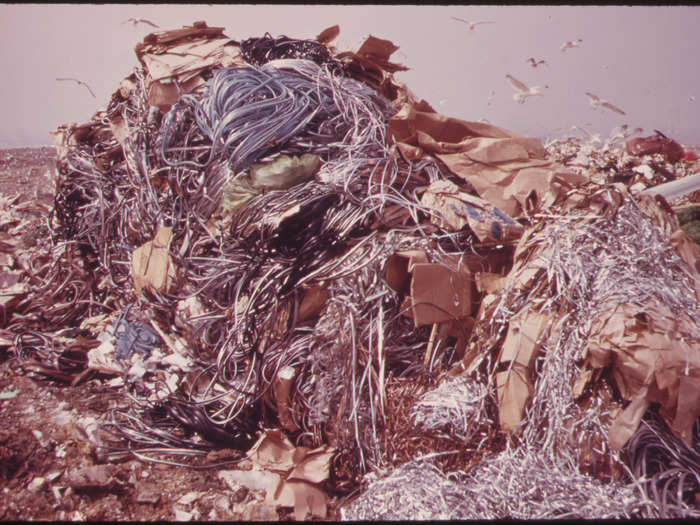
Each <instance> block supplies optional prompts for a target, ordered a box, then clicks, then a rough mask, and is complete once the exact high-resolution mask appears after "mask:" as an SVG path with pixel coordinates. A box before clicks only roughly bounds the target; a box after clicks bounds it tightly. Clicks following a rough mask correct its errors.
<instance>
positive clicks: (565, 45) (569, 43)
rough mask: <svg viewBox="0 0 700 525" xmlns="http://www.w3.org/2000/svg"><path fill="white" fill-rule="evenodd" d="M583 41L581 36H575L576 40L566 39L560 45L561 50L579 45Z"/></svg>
mask: <svg viewBox="0 0 700 525" xmlns="http://www.w3.org/2000/svg"><path fill="white" fill-rule="evenodd" d="M581 42H583V39H582V38H577V39H576V40H568V41H566V42H564V43H563V44H562V45H561V50H562V51H566V50H567V49H569V48H574V47H579V46H580V45H581Z"/></svg>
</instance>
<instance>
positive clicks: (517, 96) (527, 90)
mask: <svg viewBox="0 0 700 525" xmlns="http://www.w3.org/2000/svg"><path fill="white" fill-rule="evenodd" d="M506 79H508V82H509V83H510V85H511V86H513V88H515V89H516V90H517V91H518V92H517V93H514V94H513V100H515V101H517V102H518V103H519V104H524V103H525V99H527V97H534V96H535V95H539V96H543V95H542V93H541V92H540V88H539V86H534V87H527V86H526V85H525V84H523V83H522V82H520V80H518V79H517V78H515V77H513V76H512V75H506Z"/></svg>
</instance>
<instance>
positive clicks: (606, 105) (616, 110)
mask: <svg viewBox="0 0 700 525" xmlns="http://www.w3.org/2000/svg"><path fill="white" fill-rule="evenodd" d="M601 106H603V107H604V108H608V109H610V110H612V111H614V112H615V113H619V114H620V115H626V114H627V113H625V112H624V111H622V110H621V109H620V108H618V107H617V106H613V105H612V104H611V103H610V102H603V103H602V104H601Z"/></svg>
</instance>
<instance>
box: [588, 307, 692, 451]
mask: <svg viewBox="0 0 700 525" xmlns="http://www.w3.org/2000/svg"><path fill="white" fill-rule="evenodd" d="M601 312H602V313H601V314H600V315H599V316H598V317H597V318H596V319H594V320H593V324H592V326H591V332H590V337H589V340H588V345H587V347H586V358H587V363H588V365H589V366H591V367H592V368H594V369H595V368H603V367H606V366H610V367H611V371H612V375H613V378H614V381H615V384H616V386H617V388H618V390H619V391H620V394H621V396H622V397H623V399H625V400H627V401H629V402H630V403H629V405H628V406H627V407H626V408H625V410H624V411H623V412H622V413H621V414H620V415H619V416H618V417H617V418H616V419H615V421H614V422H613V424H612V426H611V428H610V432H609V436H608V437H609V441H610V445H611V447H613V448H616V449H619V448H621V447H622V446H624V444H625V443H627V441H628V440H629V438H630V437H631V436H632V434H633V433H634V431H635V430H636V429H637V426H638V425H639V422H640V420H641V418H642V416H643V415H644V411H645V410H646V408H647V407H648V406H649V404H650V403H658V404H659V413H660V414H661V416H662V417H663V418H664V419H665V420H666V422H667V423H668V424H669V427H670V428H671V430H672V431H673V432H674V433H676V434H677V435H678V436H679V437H680V438H681V439H683V440H684V441H685V442H686V443H688V444H690V438H691V434H692V427H693V424H694V423H695V421H696V420H697V419H698V418H699V417H700V389H698V385H700V327H698V326H697V325H696V324H695V323H694V322H693V320H692V319H691V318H690V317H689V316H687V315H681V316H678V315H675V314H674V313H672V312H671V311H670V310H669V309H668V307H666V306H665V305H663V304H659V303H658V302H655V301H650V302H648V303H646V304H639V305H637V304H618V305H608V307H607V308H606V307H605V305H603V307H602V308H601Z"/></svg>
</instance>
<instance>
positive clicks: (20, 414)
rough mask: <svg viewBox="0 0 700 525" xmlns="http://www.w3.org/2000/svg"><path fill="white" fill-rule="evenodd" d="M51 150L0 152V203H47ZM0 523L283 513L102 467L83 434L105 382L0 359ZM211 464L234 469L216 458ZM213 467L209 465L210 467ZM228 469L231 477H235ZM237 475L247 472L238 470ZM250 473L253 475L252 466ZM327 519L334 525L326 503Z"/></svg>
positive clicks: (169, 478) (189, 474)
mask: <svg viewBox="0 0 700 525" xmlns="http://www.w3.org/2000/svg"><path fill="white" fill-rule="evenodd" d="M54 157H55V150H54V148H53V147H42V148H16V149H6V150H0V194H1V195H3V196H14V195H18V194H21V195H23V196H25V197H29V198H31V199H38V200H40V201H42V202H44V203H46V204H50V203H51V199H52V197H53V194H54V192H53V189H52V188H51V184H52V183H51V180H50V178H49V175H48V174H49V170H54V169H55V166H54ZM0 359H2V360H3V362H2V363H0V392H3V393H6V394H7V395H9V396H14V397H9V398H8V399H0V414H2V425H1V426H0V491H1V492H2V497H0V520H3V521H9V520H90V521H103V520H104V521H116V520H134V521H157V520H178V521H180V520H182V521H187V520H278V519H285V518H286V517H287V516H286V515H285V513H286V511H284V510H280V511H276V510H275V509H273V508H272V507H269V506H266V505H264V504H262V503H261V500H262V498H263V496H264V493H260V494H256V493H255V492H252V491H248V490H247V489H246V488H244V487H241V488H240V489H239V490H237V491H235V490H231V489H230V488H229V487H228V486H227V485H226V484H225V482H224V480H222V479H219V477H218V476H217V473H218V469H203V470H195V469H188V468H181V467H175V466H170V465H162V464H154V463H149V462H141V461H138V460H136V459H130V460H125V461H122V462H116V463H115V462H111V461H110V462H100V458H99V457H96V454H95V447H94V444H93V443H91V441H90V440H89V439H88V433H89V432H91V431H92V428H94V425H91V424H94V421H95V419H99V417H100V415H101V414H103V413H104V412H105V411H106V410H108V409H109V408H110V407H112V406H114V405H115V404H116V403H119V402H120V401H121V400H120V399H119V394H118V393H117V392H116V391H114V390H113V389H110V388H109V387H107V386H104V385H102V381H101V380H99V379H97V380H94V379H93V380H90V381H86V382H83V383H81V384H77V385H75V386H71V385H65V384H61V383H57V382H55V381H52V380H43V381H42V380H37V379H32V378H30V377H28V376H27V375H25V374H21V373H18V372H14V371H13V370H12V369H11V367H10V366H9V362H8V360H7V355H5V354H0ZM211 455H212V456H213V455H216V460H215V462H217V463H220V464H223V465H222V467H221V468H222V469H225V468H227V467H226V462H227V460H228V461H229V462H230V461H231V460H236V459H239V457H240V453H239V452H237V451H234V450H230V451H228V450H217V451H213V452H212V453H211ZM211 459H214V458H213V457H212V458H211ZM232 468H233V467H232ZM235 468H236V469H237V470H243V469H246V464H245V461H244V462H237V463H236V465H235ZM248 468H250V466H248ZM329 503H331V505H329V518H331V519H333V515H334V510H333V506H332V501H331V502H329Z"/></svg>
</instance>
